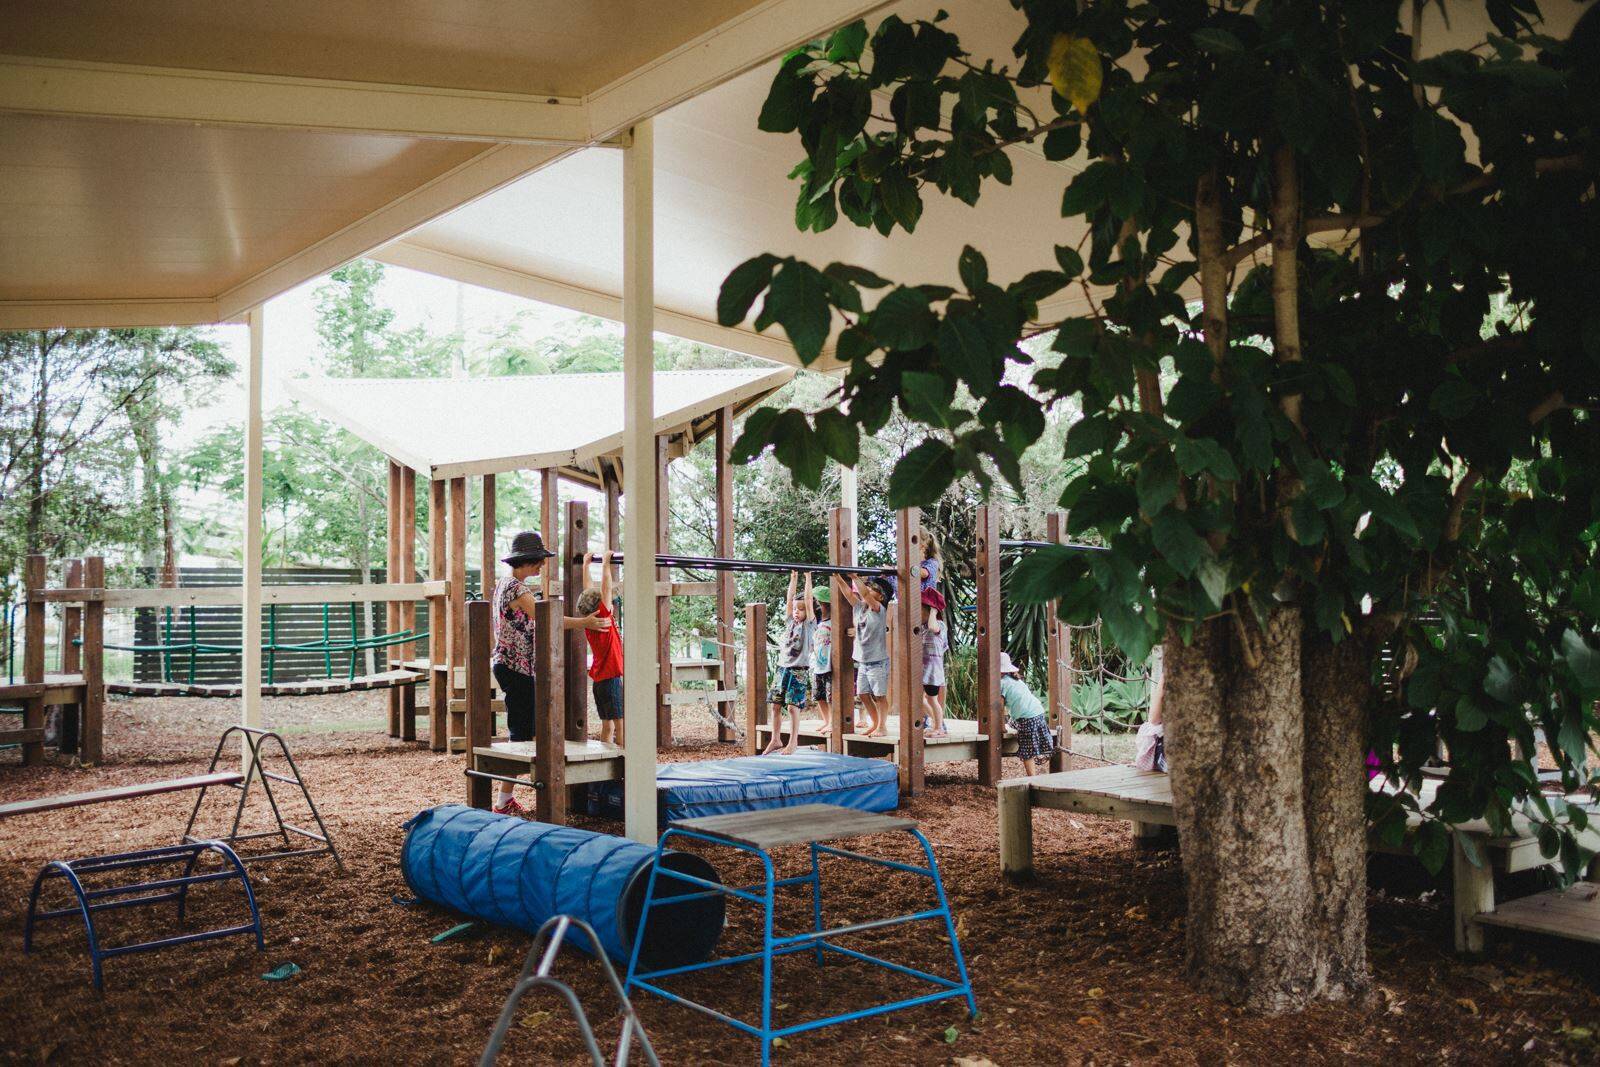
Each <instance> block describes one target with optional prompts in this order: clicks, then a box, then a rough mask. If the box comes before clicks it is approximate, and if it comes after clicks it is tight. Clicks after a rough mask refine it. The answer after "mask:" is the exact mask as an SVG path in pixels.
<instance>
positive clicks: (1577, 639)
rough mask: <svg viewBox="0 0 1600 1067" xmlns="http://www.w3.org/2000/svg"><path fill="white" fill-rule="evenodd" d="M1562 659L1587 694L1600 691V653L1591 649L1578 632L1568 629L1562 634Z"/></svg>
mask: <svg viewBox="0 0 1600 1067" xmlns="http://www.w3.org/2000/svg"><path fill="white" fill-rule="evenodd" d="M1561 658H1562V659H1564V660H1566V663H1567V666H1568V667H1569V668H1571V669H1572V673H1573V674H1574V675H1576V676H1577V679H1578V684H1579V685H1580V686H1582V687H1583V691H1584V692H1585V693H1591V694H1592V693H1594V692H1595V691H1596V690H1600V652H1596V651H1595V650H1594V649H1593V648H1591V647H1590V646H1589V643H1588V642H1587V641H1585V640H1584V639H1583V637H1582V635H1580V634H1579V633H1578V631H1576V630H1572V629H1568V630H1566V631H1565V632H1563V633H1562V635H1561Z"/></svg>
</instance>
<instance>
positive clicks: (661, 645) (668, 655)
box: [655, 436, 672, 746]
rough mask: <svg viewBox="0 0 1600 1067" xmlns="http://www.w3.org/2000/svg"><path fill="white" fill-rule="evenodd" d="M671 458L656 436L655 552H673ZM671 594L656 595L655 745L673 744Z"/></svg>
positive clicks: (663, 577)
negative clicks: (669, 501)
mask: <svg viewBox="0 0 1600 1067" xmlns="http://www.w3.org/2000/svg"><path fill="white" fill-rule="evenodd" d="M671 463H672V457H671V456H670V455H669V454H668V452H667V439H666V437H665V436H659V437H657V438H656V462H655V477H656V551H657V552H671V551H672V529H671V527H672V512H671V510H670V509H669V507H668V480H667V472H668V469H669V467H670V465H671ZM671 580H672V571H671V570H670V569H669V568H666V567H660V568H657V570H656V581H658V582H670V581H671ZM671 694H672V597H670V596H660V595H657V596H656V744H657V745H658V746H659V745H670V744H672V705H671V704H670V703H668V701H667V698H668V697H669V696H671Z"/></svg>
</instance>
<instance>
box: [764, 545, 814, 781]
mask: <svg viewBox="0 0 1600 1067" xmlns="http://www.w3.org/2000/svg"><path fill="white" fill-rule="evenodd" d="M799 580H800V573H799V572H798V571H790V572H789V595H788V597H787V598H786V599H785V600H784V612H783V617H784V625H783V644H782V645H780V646H779V651H778V684H777V685H776V686H774V687H773V689H772V692H770V693H768V694H767V703H768V704H769V705H771V709H770V712H769V714H768V716H767V721H768V722H770V723H771V724H772V740H770V741H768V742H767V747H766V748H765V749H764V750H763V751H762V755H767V754H768V753H771V752H777V751H778V750H779V749H780V748H781V749H782V750H783V752H784V753H785V754H789V753H793V752H794V746H795V742H796V741H798V740H799V739H800V709H801V708H803V707H805V706H806V704H807V703H809V696H808V694H809V692H810V689H811V686H810V680H811V639H812V636H813V633H814V631H815V630H816V623H815V622H814V621H813V620H812V617H811V575H809V574H807V575H806V587H805V590H806V591H805V594H804V595H803V596H797V595H795V588H796V586H797V584H798V583H799ZM785 707H787V708H788V709H789V743H788V744H784V743H783V709H784V708H785Z"/></svg>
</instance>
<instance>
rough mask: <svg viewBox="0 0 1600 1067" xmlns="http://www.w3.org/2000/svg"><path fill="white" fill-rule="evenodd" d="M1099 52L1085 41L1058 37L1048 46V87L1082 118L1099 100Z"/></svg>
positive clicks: (1079, 38)
mask: <svg viewBox="0 0 1600 1067" xmlns="http://www.w3.org/2000/svg"><path fill="white" fill-rule="evenodd" d="M1100 81H1101V71H1100V50H1099V49H1098V48H1096V47H1095V46H1094V42H1093V41H1091V40H1089V39H1088V38H1087V37H1073V36H1072V35H1071V34H1066V33H1058V34H1056V36H1055V40H1053V41H1051V42H1050V84H1051V85H1052V86H1054V87H1055V91H1056V92H1058V93H1060V94H1061V96H1062V97H1063V98H1065V99H1067V100H1070V101H1071V102H1072V106H1073V107H1075V108H1077V109H1078V113H1079V114H1080V115H1081V114H1083V113H1084V112H1086V111H1088V110H1089V105H1090V104H1092V103H1094V102H1095V101H1096V100H1098V99H1100Z"/></svg>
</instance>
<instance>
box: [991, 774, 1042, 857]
mask: <svg viewBox="0 0 1600 1067" xmlns="http://www.w3.org/2000/svg"><path fill="white" fill-rule="evenodd" d="M1032 792H1033V791H1032V789H1030V788H1029V786H1028V783H1027V781H1026V780H1024V779H1020V778H1016V779H1012V780H1011V781H1009V782H1002V783H1001V784H1000V788H999V789H998V790H996V792H995V800H996V801H997V802H998V803H997V808H998V811H999V829H1000V873H1001V874H1002V875H1004V876H1005V877H1006V878H1008V879H1010V880H1011V881H1014V882H1020V881H1025V880H1027V879H1028V878H1030V877H1032V875H1033V798H1032Z"/></svg>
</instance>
